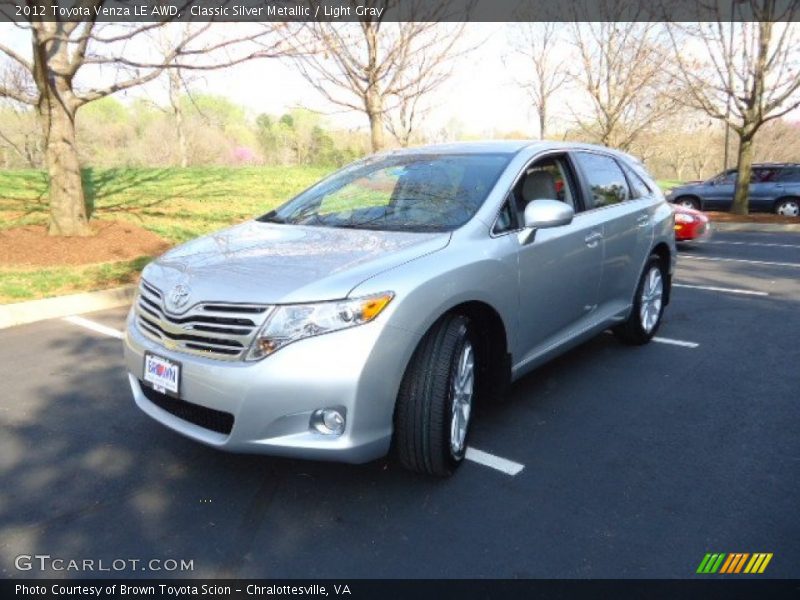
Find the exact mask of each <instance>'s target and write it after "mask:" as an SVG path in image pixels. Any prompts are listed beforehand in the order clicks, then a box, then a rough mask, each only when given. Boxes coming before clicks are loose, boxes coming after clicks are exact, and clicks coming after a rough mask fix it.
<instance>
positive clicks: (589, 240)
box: [583, 231, 603, 248]
mask: <svg viewBox="0 0 800 600" xmlns="http://www.w3.org/2000/svg"><path fill="white" fill-rule="evenodd" d="M602 239H603V234H602V233H600V232H599V231H594V232H592V233H590V234H589V235H587V236H586V237H585V238H583V241H584V242H586V245H587V246H588V247H589V248H596V247H597V244H599V243H600V240H602Z"/></svg>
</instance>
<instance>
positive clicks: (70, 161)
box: [0, 0, 282, 236]
mask: <svg viewBox="0 0 800 600" xmlns="http://www.w3.org/2000/svg"><path fill="white" fill-rule="evenodd" d="M105 1H106V0H87V1H86V2H83V3H82V5H83V6H87V7H88V8H89V10H90V11H91V14H94V11H93V9H94V7H96V6H101V5H102V4H104V2H105ZM28 4H29V5H32V6H35V7H36V8H38V9H40V10H43V11H47V10H48V9H49V5H50V2H48V1H47V0H32V1H31V2H29V3H28ZM16 26H18V27H22V28H24V29H25V30H27V32H28V33H29V34H30V40H31V52H30V54H27V53H23V52H20V51H17V50H15V49H14V48H12V47H11V46H9V45H7V44H5V43H2V42H0V53H2V54H5V56H6V57H7V59H8V60H10V61H12V62H13V63H16V65H17V66H18V67H19V68H20V69H21V71H22V72H23V74H24V82H23V84H22V85H16V86H15V85H10V84H9V82H7V81H3V82H1V83H0V97H5V98H9V99H11V100H13V101H15V102H18V103H21V104H26V105H30V106H32V107H34V108H35V110H36V113H37V115H38V118H39V123H40V127H41V130H42V135H43V139H44V147H45V154H46V165H47V171H48V175H49V179H50V187H49V206H50V227H49V232H50V234H51V235H63V236H79V235H89V234H90V233H91V232H90V229H89V226H88V220H87V213H86V206H85V200H84V192H83V185H82V182H81V170H80V162H79V159H78V152H77V147H76V135H75V117H76V113H77V112H78V110H80V108H81V107H83V106H85V105H86V104H88V103H90V102H93V101H95V100H98V99H100V98H104V97H106V96H109V95H111V94H114V93H116V92H120V91H123V90H128V89H130V88H133V87H135V86H139V85H142V84H144V83H147V82H149V81H152V80H153V79H155V78H156V77H158V76H159V75H160V74H161V73H162V72H163V71H164V70H165V69H167V68H184V69H216V68H220V67H224V66H230V65H234V64H238V63H240V62H243V61H245V60H250V59H252V58H257V57H264V56H274V55H276V54H278V53H280V45H279V43H278V42H277V41H276V40H275V38H273V37H272V33H273V29H274V28H276V27H281V26H282V25H281V24H276V25H274V26H273V25H256V26H254V27H253V28H248V29H247V30H246V31H241V30H237V35H236V37H223V36H219V35H213V34H214V33H215V32H216V30H215V29H213V26H212V24H211V23H204V24H197V25H194V26H192V27H188V28H183V29H182V30H181V31H180V32H179V34H177V35H174V36H173V38H172V43H171V44H169V47H168V48H167V50H166V51H165V52H163V53H158V52H155V51H153V50H152V48H153V46H156V47H158V44H153V43H152V42H153V41H154V36H155V34H156V32H158V31H159V30H163V28H165V27H169V26H170V24H169V23H166V22H159V23H103V24H98V23H96V22H95V21H94V20H93V18H89V20H86V21H82V22H80V21H68V22H64V21H56V22H44V21H39V20H31V21H28V22H26V23H22V24H16ZM148 42H149V43H148ZM82 75H88V77H91V78H92V81H93V85H86V84H85V81H86V79H87V77H81V76H82ZM92 76H93V77H92ZM81 81H83V82H84V83H83V84H81V83H80V82H81Z"/></svg>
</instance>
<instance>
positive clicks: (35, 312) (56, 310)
mask: <svg viewBox="0 0 800 600" xmlns="http://www.w3.org/2000/svg"><path fill="white" fill-rule="evenodd" d="M135 294H136V286H135V285H124V286H122V287H117V288H111V289H109V290H101V291H99V292H84V293H81V294H70V295H69V296H57V297H55V298H44V299H42V300H31V301H29V302H15V303H14V304H3V305H0V329H5V328H7V327H14V326H15V325H23V324H25V323H34V322H36V321H44V320H45V319H55V318H58V317H66V316H69V315H79V314H82V313H87V312H92V311H95V310H104V309H106V308H119V307H120V306H126V305H130V304H131V303H132V302H133V297H134V295H135Z"/></svg>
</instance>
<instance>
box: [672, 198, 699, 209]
mask: <svg viewBox="0 0 800 600" xmlns="http://www.w3.org/2000/svg"><path fill="white" fill-rule="evenodd" d="M675 204H677V205H679V206H684V207H686V208H693V209H695V210H700V201H699V200H698V199H697V198H695V197H693V196H681V197H680V198H678V199H677V200H675Z"/></svg>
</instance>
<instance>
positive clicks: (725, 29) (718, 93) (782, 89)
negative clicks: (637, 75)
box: [669, 0, 800, 215]
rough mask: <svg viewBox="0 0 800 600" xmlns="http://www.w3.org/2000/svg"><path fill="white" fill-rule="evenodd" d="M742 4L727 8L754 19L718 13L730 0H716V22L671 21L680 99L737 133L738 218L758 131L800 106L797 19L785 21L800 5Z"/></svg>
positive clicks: (744, 206) (756, 0) (760, 0)
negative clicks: (682, 89) (739, 19)
mask: <svg viewBox="0 0 800 600" xmlns="http://www.w3.org/2000/svg"><path fill="white" fill-rule="evenodd" d="M744 4H745V5H746V6H739V5H732V6H731V7H730V8H734V9H735V10H744V9H747V10H749V11H751V12H752V15H753V17H754V18H755V19H757V21H755V22H753V21H751V22H738V23H737V22H733V21H732V20H729V19H733V18H734V16H735V14H728V15H727V17H728V18H724V17H723V14H725V11H726V10H730V9H729V8H728V4H727V2H725V3H724V4H722V3H720V2H716V5H715V6H716V14H717V21H716V22H713V21H711V22H699V23H690V24H687V23H676V24H672V25H670V26H669V32H670V38H671V40H672V43H673V48H674V51H675V65H676V69H675V71H676V73H677V75H678V76H679V77H680V79H681V80H682V82H683V84H684V87H685V90H686V92H685V93H684V101H685V102H687V103H688V104H690V105H691V106H694V107H696V108H699V109H701V110H703V111H704V112H705V113H706V114H707V115H709V116H710V117H712V118H714V119H717V120H719V121H722V122H723V123H725V124H726V125H727V126H728V127H730V128H731V130H732V131H733V132H734V133H735V134H736V136H737V137H738V138H739V149H738V158H737V169H738V177H737V180H736V191H735V192H734V198H733V206H732V207H731V211H732V212H734V213H736V214H740V215H746V214H747V212H748V192H749V186H750V179H751V175H752V164H753V140H754V138H755V135H756V133H758V131H759V130H760V129H761V127H762V126H763V125H764V124H765V123H768V122H769V121H772V120H774V119H778V118H780V117H782V116H783V115H786V114H787V113H789V112H790V111H792V110H794V109H795V108H797V107H798V106H800V39H798V26H797V24H796V23H791V21H792V20H794V19H795V18H796V16H797V14H798V7H799V6H800V2H798V1H797V0H790V1H789V2H777V1H776V0H750V1H746V2H745V3H744ZM712 5H713V4H712ZM778 7H780V11H779V10H778ZM779 21H785V22H779Z"/></svg>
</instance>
